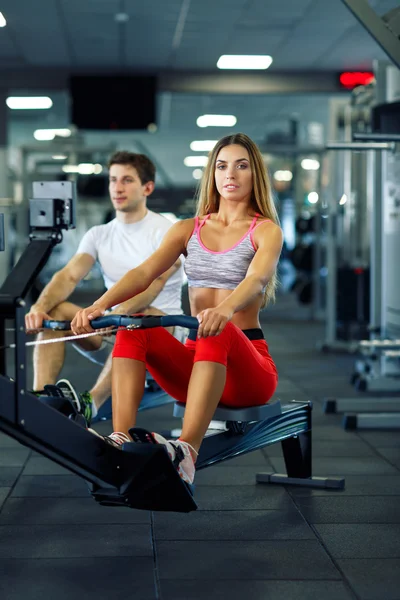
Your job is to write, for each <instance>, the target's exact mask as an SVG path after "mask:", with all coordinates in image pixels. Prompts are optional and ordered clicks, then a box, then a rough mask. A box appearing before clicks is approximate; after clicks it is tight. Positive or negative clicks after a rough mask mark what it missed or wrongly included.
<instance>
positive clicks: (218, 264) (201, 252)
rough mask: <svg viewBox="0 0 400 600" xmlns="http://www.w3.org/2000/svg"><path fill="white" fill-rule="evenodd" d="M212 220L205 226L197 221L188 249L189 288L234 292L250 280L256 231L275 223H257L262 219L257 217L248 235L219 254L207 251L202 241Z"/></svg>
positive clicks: (263, 221)
mask: <svg viewBox="0 0 400 600" xmlns="http://www.w3.org/2000/svg"><path fill="white" fill-rule="evenodd" d="M210 216H211V215H207V216H206V217H205V218H204V219H203V220H202V221H201V222H200V220H199V217H196V218H195V228H194V230H193V233H192V235H191V237H190V239H189V242H188V245H187V248H186V251H187V257H186V260H185V266H184V267H185V273H186V276H187V278H188V285H189V287H201V288H218V289H220V288H222V289H227V290H234V289H235V288H236V287H237V286H238V285H239V283H241V282H242V281H243V279H244V278H245V277H246V273H247V269H248V268H249V265H250V263H251V261H252V259H253V257H254V254H255V253H256V250H257V248H256V247H255V245H254V240H253V233H254V230H255V229H256V227H258V226H259V225H261V224H262V223H265V222H266V221H270V220H271V219H263V220H262V221H260V222H259V223H257V219H258V217H259V216H260V215H259V214H258V213H257V214H256V216H255V217H254V219H253V221H252V223H251V225H250V228H249V229H248V231H247V232H246V233H245V234H244V236H243V237H242V238H241V239H240V240H239V241H238V242H237V243H236V244H235V245H234V246H232V248H228V250H223V251H222V252H215V251H214V250H209V249H208V248H206V246H205V245H204V244H203V242H202V241H201V237H200V233H201V229H202V227H203V226H204V223H205V222H206V221H207V219H209V218H210Z"/></svg>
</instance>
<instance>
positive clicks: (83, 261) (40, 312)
mask: <svg viewBox="0 0 400 600" xmlns="http://www.w3.org/2000/svg"><path fill="white" fill-rule="evenodd" d="M94 263H95V260H94V258H93V257H92V256H90V254H76V255H75V256H73V257H72V258H71V260H70V261H69V262H68V263H67V265H66V266H65V267H63V268H62V269H61V270H60V271H57V273H55V274H54V275H53V277H52V278H51V280H50V281H49V283H48V284H47V285H46V287H45V288H44V290H43V291H42V293H41V294H40V296H39V298H38V299H37V301H36V302H35V304H33V305H32V307H31V309H30V311H29V313H28V314H27V315H26V317H25V326H26V328H27V329H31V330H35V329H40V328H41V326H42V322H43V319H46V318H49V315H48V313H49V312H50V311H51V310H52V309H53V308H55V307H56V306H58V305H59V304H61V302H64V300H66V299H67V298H68V297H69V296H70V295H71V294H72V292H73V291H74V289H75V288H76V286H77V285H78V283H79V282H80V281H81V280H82V279H83V278H84V277H85V276H86V275H87V274H88V273H89V271H90V269H91V268H92V267H93V265H94Z"/></svg>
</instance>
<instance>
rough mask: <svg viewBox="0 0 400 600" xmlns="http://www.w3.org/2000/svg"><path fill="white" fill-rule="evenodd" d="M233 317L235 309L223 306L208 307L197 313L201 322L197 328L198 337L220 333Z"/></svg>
mask: <svg viewBox="0 0 400 600" xmlns="http://www.w3.org/2000/svg"><path fill="white" fill-rule="evenodd" d="M232 317H233V311H232V310H231V309H229V308H226V307H223V306H216V307H215V308H207V309H206V310H202V311H201V312H200V313H199V314H198V315H197V320H198V322H199V323H200V325H199V328H198V330H197V337H199V338H201V337H208V336H209V335H218V334H219V333H221V331H223V329H224V327H225V325H226V324H227V323H228V321H230V320H231V319H232Z"/></svg>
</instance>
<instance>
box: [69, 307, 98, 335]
mask: <svg viewBox="0 0 400 600" xmlns="http://www.w3.org/2000/svg"><path fill="white" fill-rule="evenodd" d="M105 310H106V309H105V308H103V307H102V306H100V305H99V304H92V306H89V307H88V308H82V309H81V310H78V312H77V313H76V315H75V317H74V318H73V320H72V321H71V329H72V331H73V333H75V335H79V334H81V333H91V332H92V331H94V329H93V328H92V327H91V325H90V321H93V319H97V318H98V317H102V316H103V315H104V313H105ZM98 331H99V333H100V330H98Z"/></svg>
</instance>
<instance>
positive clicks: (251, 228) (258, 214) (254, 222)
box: [249, 213, 260, 233]
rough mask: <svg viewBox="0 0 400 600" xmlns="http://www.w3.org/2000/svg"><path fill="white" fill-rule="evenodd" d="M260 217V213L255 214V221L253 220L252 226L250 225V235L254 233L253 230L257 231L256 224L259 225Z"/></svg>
mask: <svg viewBox="0 0 400 600" xmlns="http://www.w3.org/2000/svg"><path fill="white" fill-rule="evenodd" d="M259 216H260V213H256V214H255V216H254V219H253V220H252V222H251V225H250V229H249V233H251V232H252V231H253V229H255V227H256V223H257V219H258V217H259Z"/></svg>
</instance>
